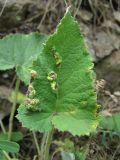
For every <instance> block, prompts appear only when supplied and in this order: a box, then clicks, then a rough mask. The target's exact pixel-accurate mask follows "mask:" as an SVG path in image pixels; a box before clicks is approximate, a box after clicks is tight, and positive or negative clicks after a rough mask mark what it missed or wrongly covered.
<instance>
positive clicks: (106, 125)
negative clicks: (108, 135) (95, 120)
mask: <svg viewBox="0 0 120 160" xmlns="http://www.w3.org/2000/svg"><path fill="white" fill-rule="evenodd" d="M99 125H100V127H102V128H103V129H108V130H111V131H115V132H119V133H120V112H118V113H114V114H112V116H111V117H102V118H101V121H100V124H99Z"/></svg>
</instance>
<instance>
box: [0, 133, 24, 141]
mask: <svg viewBox="0 0 120 160" xmlns="http://www.w3.org/2000/svg"><path fill="white" fill-rule="evenodd" d="M22 139H23V134H22V133H21V132H12V137H11V140H12V141H15V142H17V141H20V140H22ZM0 140H8V133H6V134H4V133H1V134H0Z"/></svg>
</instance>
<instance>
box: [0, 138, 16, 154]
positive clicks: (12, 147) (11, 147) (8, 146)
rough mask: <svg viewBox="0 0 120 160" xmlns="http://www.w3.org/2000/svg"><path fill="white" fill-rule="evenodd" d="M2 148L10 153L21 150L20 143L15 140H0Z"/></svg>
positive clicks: (0, 147)
mask: <svg viewBox="0 0 120 160" xmlns="http://www.w3.org/2000/svg"><path fill="white" fill-rule="evenodd" d="M0 149H1V150H4V151H6V152H10V153H17V152H18V151H19V145H18V144H17V143H15V142H11V141H7V140H0Z"/></svg>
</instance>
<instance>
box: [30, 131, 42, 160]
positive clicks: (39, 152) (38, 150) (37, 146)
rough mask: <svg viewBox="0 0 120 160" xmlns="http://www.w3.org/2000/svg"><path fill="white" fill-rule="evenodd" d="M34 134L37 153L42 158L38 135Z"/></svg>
mask: <svg viewBox="0 0 120 160" xmlns="http://www.w3.org/2000/svg"><path fill="white" fill-rule="evenodd" d="M32 133H33V138H34V142H35V145H36V149H37V152H38V157H40V155H41V151H40V147H39V143H38V140H37V136H36V133H35V132H34V131H32Z"/></svg>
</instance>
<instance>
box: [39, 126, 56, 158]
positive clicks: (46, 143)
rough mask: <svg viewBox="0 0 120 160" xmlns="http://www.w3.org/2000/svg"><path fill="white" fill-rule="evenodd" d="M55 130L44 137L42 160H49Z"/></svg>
mask: <svg viewBox="0 0 120 160" xmlns="http://www.w3.org/2000/svg"><path fill="white" fill-rule="evenodd" d="M53 133H54V129H52V130H51V131H50V132H48V133H45V134H44V135H43V139H42V144H41V160H49V150H50V144H51V142H52V137H53Z"/></svg>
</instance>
